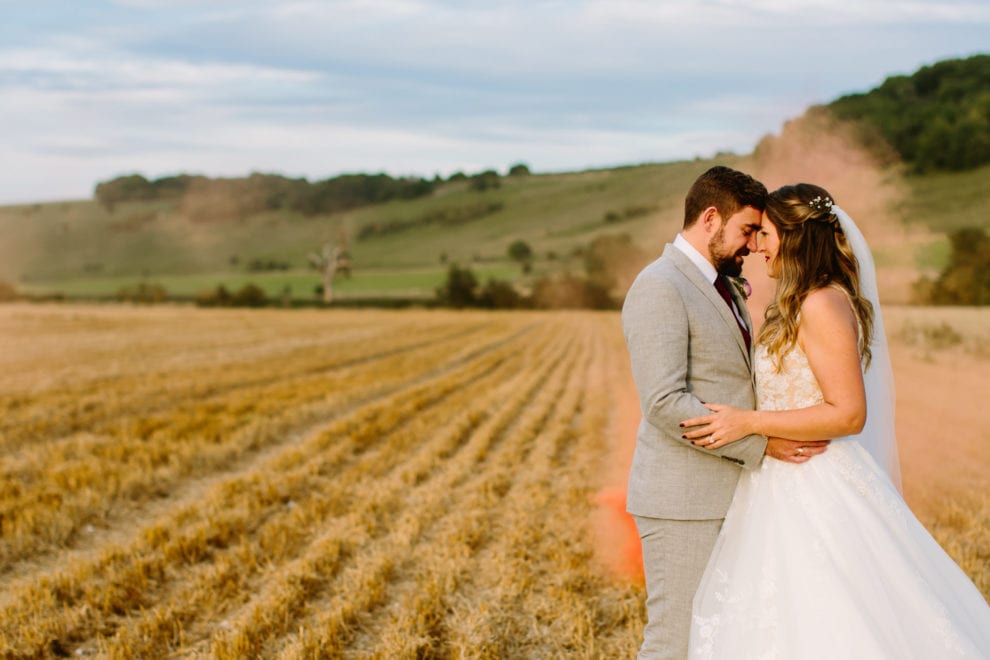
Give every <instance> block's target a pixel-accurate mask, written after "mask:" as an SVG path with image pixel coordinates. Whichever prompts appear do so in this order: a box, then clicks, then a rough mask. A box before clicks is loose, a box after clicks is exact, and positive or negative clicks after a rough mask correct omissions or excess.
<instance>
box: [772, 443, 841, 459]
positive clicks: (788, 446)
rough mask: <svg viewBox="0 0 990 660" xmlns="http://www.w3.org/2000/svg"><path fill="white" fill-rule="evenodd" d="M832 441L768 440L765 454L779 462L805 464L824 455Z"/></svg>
mask: <svg viewBox="0 0 990 660" xmlns="http://www.w3.org/2000/svg"><path fill="white" fill-rule="evenodd" d="M830 442H832V441H831V440H816V441H813V442H808V441H803V440H785V439H784V438H774V437H770V438H767V448H766V450H765V451H764V453H765V454H766V455H767V456H772V457H773V458H776V459H777V460H778V461H786V462H788V463H804V462H806V461H810V460H811V459H812V458H813V457H815V456H818V454H821V453H824V451H825V450H826V449H827V448H828V443H830Z"/></svg>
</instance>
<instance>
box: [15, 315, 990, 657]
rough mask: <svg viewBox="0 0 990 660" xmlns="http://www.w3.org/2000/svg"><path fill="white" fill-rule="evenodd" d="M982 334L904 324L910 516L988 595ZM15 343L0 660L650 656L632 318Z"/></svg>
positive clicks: (328, 324) (924, 322) (146, 327)
mask: <svg viewBox="0 0 990 660" xmlns="http://www.w3.org/2000/svg"><path fill="white" fill-rule="evenodd" d="M953 313H955V314H956V316H957V317H958V318H956V317H951V315H950V317H947V318H948V320H947V321H946V320H943V319H942V317H938V319H937V320H936V318H935V317H931V316H926V314H928V311H927V310H912V309H898V310H896V314H895V315H894V316H896V318H893V319H892V322H889V323H888V325H889V330H890V334H891V335H892V337H893V338H894V344H895V345H894V348H895V351H894V359H895V370H896V371H897V376H898V385H899V392H898V394H899V400H900V402H901V407H900V409H901V411H902V412H901V413H900V414H901V415H902V417H901V418H900V420H899V421H900V427H901V429H902V437H901V440H902V452H903V454H902V458H903V462H904V468H905V469H904V475H905V492H906V494H907V496H908V499H909V501H910V502H911V504H912V505H913V506H915V508H916V510H918V511H919V512H922V518H923V520H924V521H925V522H926V524H928V525H929V527H930V528H931V529H933V530H934V532H935V533H936V535H937V536H938V538H939V539H940V541H942V543H943V544H944V545H945V546H946V547H947V548H948V549H949V550H950V552H951V553H952V554H953V556H954V557H956V559H957V561H959V562H960V563H961V564H962V565H963V567H964V568H965V569H966V570H967V571H968V572H969V573H970V575H971V576H973V578H974V579H975V580H977V581H978V583H979V585H980V587H981V589H982V590H983V592H984V594H987V593H990V568H988V566H987V563H988V555H990V539H988V537H987V532H986V529H988V527H990V500H988V499H987V496H986V485H987V482H988V480H990V478H988V476H987V473H988V470H987V468H988V467H990V453H988V450H987V446H988V444H987V440H988V438H987V428H986V427H987V425H986V423H985V421H984V419H985V416H984V415H983V413H982V411H981V409H980V407H979V406H980V405H981V402H980V400H979V398H982V397H981V395H982V394H983V393H984V392H985V391H986V376H985V373H986V367H987V359H988V356H987V355H986V354H985V353H984V352H983V351H982V347H983V346H985V345H987V344H985V343H984V341H985V339H986V338H985V337H984V336H983V335H981V334H980V333H985V332H986V330H985V328H986V325H987V324H986V323H985V321H986V320H987V318H988V317H987V316H985V315H983V314H982V312H979V311H977V312H975V313H976V314H977V316H974V317H972V319H971V318H970V317H969V316H966V314H968V312H966V311H960V312H958V313H957V312H953ZM973 319H975V320H973ZM945 323H948V324H949V325H950V326H951V327H952V328H953V329H952V330H951V332H953V333H955V335H953V336H950V337H949V338H948V339H946V338H945V337H943V335H946V332H947V331H945V330H944V328H943V327H942V325H939V324H945ZM0 329H2V336H3V348H2V353H0V410H2V412H3V414H2V416H0V472H2V480H0V489H2V490H0V531H2V536H0V655H5V656H21V655H26V656H46V655H48V656H61V655H77V656H86V655H100V656H105V657H135V656H137V657H184V656H199V655H202V656H209V657H219V658H243V657H258V656H263V657H313V656H324V657H338V656H345V657H346V656H350V657H380V658H401V657H465V656H467V657H478V656H481V657H559V656H569V657H629V656H632V655H634V653H635V649H636V647H637V645H638V642H639V633H640V630H641V628H642V625H643V617H644V608H643V605H642V599H643V591H642V588H641V587H640V586H639V582H638V579H637V575H636V570H635V562H636V557H635V553H634V552H632V550H634V548H635V544H633V545H630V544H629V542H630V536H631V535H630V529H629V527H628V525H627V521H626V520H625V519H624V518H623V517H621V516H620V515H619V514H618V513H616V511H617V509H618V508H621V501H619V500H620V499H621V497H617V496H616V493H621V488H622V479H623V474H624V471H625V469H626V467H627V465H628V460H629V456H630V447H631V443H632V442H633V433H634V430H635V425H636V423H637V421H638V419H637V416H638V411H637V410H636V407H635V395H634V392H633V390H632V383H631V380H630V376H629V372H628V363H627V362H628V360H627V356H626V352H625V347H624V344H623V341H622V334H621V328H620V321H619V316H618V314H615V313H591V312H587V313H582V312H574V313H483V312H466V313H456V312H440V311H416V312H378V311H333V312H327V311H318V310H313V311H274V310H261V311H231V310H200V309H192V308H181V307H155V308H129V307H99V306H68V305H66V306H42V305H36V306H28V305H19V304H13V305H4V306H0ZM943 362H944V363H945V364H946V365H951V369H949V368H947V367H946V366H943ZM902 374H903V375H902ZM919 384H920V385H921V386H923V387H921V386H919ZM925 392H928V394H929V395H931V394H932V393H934V394H935V395H934V396H924V393H925ZM912 397H914V398H912ZM950 419H953V420H954V421H949V420H950ZM952 427H955V428H952ZM632 540H635V538H634V537H632Z"/></svg>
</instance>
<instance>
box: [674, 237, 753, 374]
mask: <svg viewBox="0 0 990 660" xmlns="http://www.w3.org/2000/svg"><path fill="white" fill-rule="evenodd" d="M663 256H664V257H665V258H668V259H670V260H671V261H672V262H673V264H674V266H675V267H676V268H677V270H679V271H681V273H682V274H683V275H684V276H685V277H686V278H687V279H688V281H690V282H691V284H693V285H694V286H695V288H697V289H698V292H699V293H701V295H702V296H704V297H705V298H707V299H708V301H709V302H710V303H711V304H712V305H713V306H714V307H715V309H716V310H717V311H718V313H719V316H721V317H722V320H723V321H725V324H726V325H727V326H728V327H729V328H730V329H731V330H732V336H733V337H735V338H736V344H737V345H738V346H739V350H740V351H742V354H743V355H744V356H745V358H746V364H749V363H750V355H749V351H747V350H746V340H745V339H743V336H742V332H740V331H739V324H738V323H737V322H736V317H735V315H734V314H733V313H732V310H731V309H729V306H728V305H726V304H725V301H724V300H722V296H720V295H719V294H718V291H716V290H715V286H714V285H713V284H712V283H711V282H709V281H707V280H706V279H705V277H704V275H702V274H701V271H700V270H698V267H697V266H695V265H694V262H692V261H691V260H690V259H689V258H688V256H687V255H686V254H684V253H683V252H681V251H680V250H679V249H677V248H676V247H674V245H672V244H670V243H668V244H667V245H666V247H665V248H664V251H663ZM734 288H735V287H733V286H730V287H729V290H730V291H731V292H732V295H733V299H736V295H735V292H734V291H732V289H734ZM736 305H737V306H739V307H740V309H741V310H743V314H744V315H745V317H746V318H747V323H748V324H749V327H750V328H752V327H753V326H752V324H750V323H749V321H748V317H749V313H748V312H747V311H746V306H745V305H741V306H740V305H739V302H738V300H736Z"/></svg>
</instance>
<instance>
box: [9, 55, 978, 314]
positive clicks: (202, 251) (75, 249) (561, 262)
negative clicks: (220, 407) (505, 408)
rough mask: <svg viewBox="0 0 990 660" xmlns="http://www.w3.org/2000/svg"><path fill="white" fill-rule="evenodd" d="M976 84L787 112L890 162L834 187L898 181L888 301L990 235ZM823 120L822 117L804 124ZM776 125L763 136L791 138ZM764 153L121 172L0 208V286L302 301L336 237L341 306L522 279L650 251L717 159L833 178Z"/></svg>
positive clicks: (931, 83)
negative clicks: (53, 196)
mask: <svg viewBox="0 0 990 660" xmlns="http://www.w3.org/2000/svg"><path fill="white" fill-rule="evenodd" d="M988 86H990V56H976V57H972V58H968V59H965V60H950V61H946V62H940V63H938V64H935V65H933V66H931V67H924V68H923V69H921V70H920V71H918V72H917V73H915V74H914V75H912V76H895V77H892V78H890V79H888V80H887V81H886V82H884V84H883V85H881V86H880V87H878V88H877V89H875V90H872V91H870V92H867V93H865V94H857V95H851V96H846V97H843V98H840V99H837V100H836V101H835V102H833V103H832V104H830V105H829V106H827V107H825V108H823V107H820V106H819V107H816V108H812V109H811V110H810V111H809V113H808V114H806V115H805V117H804V118H800V119H798V120H795V121H794V122H788V125H791V127H792V128H793V127H794V126H796V125H798V124H800V123H801V122H802V121H804V122H805V125H806V126H810V127H811V129H810V132H811V133H812V134H813V139H816V137H817V136H820V135H822V134H823V133H824V134H827V133H830V132H831V131H832V128H830V126H836V125H837V124H834V123H833V124H829V122H831V121H832V119H831V117H834V116H838V118H839V119H840V120H843V121H845V120H850V119H851V120H855V122H856V123H854V124H852V126H857V127H859V128H858V130H857V131H856V132H855V135H856V136H857V137H856V138H855V139H856V140H858V142H859V143H860V145H865V149H866V150H869V151H871V152H872V153H873V154H874V155H876V154H878V153H880V152H883V153H884V154H886V156H887V159H886V160H883V159H881V160H880V161H879V163H880V164H879V165H877V167H882V168H885V169H884V170H883V172H882V176H881V177H880V178H879V179H878V178H876V177H874V181H873V183H869V182H865V181H864V182H861V181H859V180H856V181H854V182H853V184H852V186H851V187H850V185H849V182H848V181H846V182H845V183H844V184H843V186H842V187H841V188H842V189H841V190H838V191H837V192H839V193H842V195H840V197H841V198H842V199H843V200H848V199H849V196H850V194H851V196H852V197H857V196H858V197H869V196H871V195H873V194H874V193H875V192H877V191H874V190H873V189H872V188H871V187H870V186H873V185H877V181H879V180H881V179H897V180H898V182H899V183H898V186H897V190H898V193H897V194H896V197H895V198H894V199H893V200H891V201H890V202H889V206H890V207H891V208H890V209H889V211H888V210H882V211H881V213H882V214H883V215H886V216H890V218H885V219H884V221H885V222H886V221H887V220H889V219H891V218H892V219H893V220H894V221H895V223H900V224H901V226H903V227H907V228H910V229H911V232H912V234H911V239H910V241H908V242H907V243H905V242H903V240H902V239H901V237H898V236H896V235H894V236H893V238H890V237H889V236H888V240H886V241H885V242H884V243H883V244H875V246H874V247H875V248H876V249H877V255H876V256H877V263H878V265H879V267H880V268H886V269H888V271H889V272H888V275H889V276H890V279H891V281H893V280H897V281H898V282H899V284H898V286H899V287H900V289H901V291H902V293H899V294H898V295H899V296H901V298H900V299H903V296H904V294H903V291H904V290H906V289H905V287H906V286H907V285H908V284H909V283H910V281H913V280H914V279H916V278H917V276H918V275H919V274H921V273H929V274H931V273H933V272H936V271H938V270H939V269H941V268H942V267H943V266H944V265H945V263H946V260H947V259H948V256H949V241H948V238H947V235H948V234H949V233H950V232H952V231H954V230H956V229H960V228H963V227H978V228H984V229H987V228H990V163H988V162H987V159H988V158H990V148H988V149H984V146H986V145H990V96H988V92H987V90H988V89H990V87H988ZM829 112H830V113H833V114H832V115H828V117H829V119H828V121H826V122H824V123H815V122H814V121H812V119H814V118H815V117H821V116H822V113H829ZM843 125H844V126H848V125H849V124H848V123H846V124H843ZM786 128H787V127H786V126H785V129H786ZM933 131H934V132H933ZM790 132H791V133H797V132H795V131H790ZM806 132H807V131H806ZM787 134H788V130H784V131H782V134H781V137H780V138H779V139H777V138H768V139H769V140H770V143H780V142H781V141H784V142H786V141H787V140H788V139H790V138H789V137H787ZM801 139H805V138H801ZM761 144H762V145H764V146H765V145H767V144H769V143H768V142H767V140H764V141H763V142H762V143H761ZM878 145H884V146H883V147H882V148H881V147H879V146H878ZM926 145H927V146H926ZM932 145H935V147H942V148H941V150H940V149H939V148H935V147H932ZM960 145H961V146H960ZM981 145H982V146H981ZM784 146H785V147H786V146H788V145H784ZM795 146H796V147H797V148H796V149H794V148H792V147H795ZM957 147H958V148H957ZM779 151H780V153H783V154H787V153H789V152H790V153H797V154H799V155H800V159H802V160H804V162H805V163H810V164H812V165H814V163H813V162H811V159H810V158H808V157H805V156H804V154H816V153H832V154H833V156H831V158H832V159H833V161H836V160H837V162H832V163H831V164H830V167H832V168H833V169H832V170H831V174H835V173H837V172H838V173H841V172H843V171H844V170H848V171H852V170H850V167H861V166H862V164H861V163H862V161H863V160H864V159H863V158H861V156H863V154H862V153H861V152H863V151H864V147H863V146H856V147H855V148H853V149H852V150H850V149H848V148H845V147H844V148H843V151H844V152H849V153H845V155H839V156H836V155H834V154H835V153H836V152H834V151H832V150H831V147H829V148H828V149H824V148H822V147H819V146H815V145H812V144H811V143H807V144H804V143H802V144H799V145H790V147H788V148H784V149H781V150H779ZM763 152H766V149H762V150H761V148H760V146H758V147H757V150H756V152H755V155H754V156H735V155H731V154H730V155H720V156H719V157H718V158H715V159H707V160H702V159H697V160H692V161H681V162H673V163H659V164H645V165H637V166H627V167H617V168H612V169H601V170H588V171H584V172H571V173H547V174H531V173H529V172H528V169H527V168H526V167H524V166H522V165H517V166H516V167H514V168H513V169H512V172H511V174H510V175H506V176H499V175H498V174H497V173H495V172H492V171H489V172H485V173H481V174H477V175H475V176H473V177H465V176H464V175H459V176H453V177H451V178H450V179H448V180H447V181H442V180H440V179H433V180H425V179H392V178H390V177H388V176H385V175H383V174H378V175H363V174H356V175H354V174H352V175H344V176H340V177H336V178H334V179H328V180H326V181H317V182H312V183H310V182H308V181H306V180H304V179H288V178H285V177H281V176H279V175H272V174H252V175H250V176H248V177H243V178H239V179H208V178H206V177H201V176H186V175H180V176H175V177H164V178H162V179H159V180H156V181H148V180H146V179H144V178H143V177H141V176H138V175H130V176H125V177H119V178H118V179H115V180H112V181H109V182H103V183H101V184H100V185H98V186H97V188H96V191H95V195H94V200H92V201H76V202H56V203H47V204H32V205H21V206H8V207H0V235H2V236H3V241H2V242H0V283H2V282H7V283H10V284H12V285H13V286H14V287H16V288H17V290H19V291H21V292H27V293H34V294H54V293H61V294H64V295H67V296H87V295H92V296H110V295H113V294H114V293H116V292H117V291H118V290H119V289H121V288H122V287H126V286H134V285H136V284H137V283H139V282H148V283H155V284H160V285H162V286H164V287H165V289H166V290H167V291H168V292H169V293H170V294H172V295H178V296H192V295H195V294H196V293H198V292H201V291H204V290H207V289H212V288H215V287H216V286H218V285H221V284H222V285H224V286H226V287H227V288H228V289H235V288H238V287H241V286H243V285H244V284H246V283H248V282H251V283H254V284H257V285H259V286H261V287H262V288H263V289H265V291H266V292H267V293H268V295H270V296H281V297H283V298H284V297H289V298H295V299H307V300H309V299H312V298H313V297H314V295H315V294H314V289H315V287H316V286H317V285H318V284H319V282H320V280H319V277H318V275H317V274H316V272H315V271H313V270H312V269H311V268H310V267H309V266H308V258H307V256H308V255H309V254H310V253H312V252H315V251H319V250H320V249H321V247H322V246H323V244H324V243H326V242H328V241H334V242H335V243H337V244H346V247H347V249H348V251H349V253H350V255H351V257H352V264H353V269H352V276H351V278H350V279H340V280H339V282H338V284H336V292H337V293H338V294H339V295H340V296H341V297H344V298H346V297H357V298H370V297H383V296H384V297H406V298H424V297H430V296H432V295H433V292H434V289H435V288H436V287H437V286H438V285H440V283H441V282H442V281H443V280H444V277H445V273H446V270H447V267H448V265H449V264H453V263H458V264H460V265H462V266H468V267H470V268H471V269H472V270H473V271H474V272H475V274H477V275H478V276H479V278H480V279H481V280H482V281H484V280H486V279H488V278H498V279H503V280H510V281H512V282H514V283H515V284H517V285H522V286H523V287H527V286H528V285H530V284H532V283H533V282H534V280H535V279H536V278H538V277H540V276H542V275H545V274H548V273H559V272H571V273H578V274H579V273H581V272H582V271H583V269H584V259H583V257H582V252H583V251H584V250H585V249H586V248H587V247H588V246H589V245H590V244H591V242H592V241H593V240H595V239H596V238H597V237H600V236H603V235H619V234H627V235H629V236H630V237H631V238H632V240H633V243H634V244H635V245H636V246H638V247H639V248H640V249H641V251H642V252H643V253H645V254H646V255H647V256H654V255H657V254H659V252H660V250H661V249H662V245H663V243H664V242H665V241H667V240H669V238H670V237H672V236H673V235H674V233H675V232H676V231H677V229H678V228H679V226H680V223H681V220H682V217H681V215H682V204H683V196H684V193H685V191H686V190H687V188H688V187H689V186H690V184H691V182H692V181H693V180H694V179H695V177H697V175H698V174H700V173H701V172H702V171H704V170H705V169H707V168H708V167H710V166H711V165H713V164H716V163H720V164H726V165H730V166H734V167H738V168H740V169H743V170H745V171H749V172H753V173H754V174H756V175H758V176H761V174H760V173H761V172H774V175H772V176H774V177H776V178H777V179H778V180H779V178H780V176H779V175H780V174H781V171H784V172H786V173H787V174H788V177H793V176H804V177H809V176H811V177H813V180H815V181H817V182H820V183H823V184H825V185H826V186H828V185H830V180H828V179H827V177H828V176H829V174H830V171H829V170H828V168H818V169H815V168H814V167H812V168H810V169H809V168H807V167H803V168H802V167H798V168H794V167H793V164H791V165H786V164H784V166H783V170H781V163H768V162H765V161H766V159H765V158H764V155H765V154H764V153H763ZM891 154H895V156H893V157H891ZM981 154H982V155H981ZM984 156H986V158H985V157H984ZM843 159H846V160H843ZM866 160H869V159H866ZM847 165H849V166H850V167H847ZM871 167H872V166H871ZM775 168H776V169H775ZM796 172H816V174H800V175H798V174H796ZM822 176H825V177H826V179H825V180H821V179H820V178H819V177H822ZM768 180H769V179H768ZM785 180H786V178H785ZM843 195H846V196H843ZM885 199H886V198H885ZM884 204H885V205H888V202H886V201H885V202H884ZM864 208H868V207H864ZM853 210H855V209H853ZM873 212H875V209H871V211H870V213H873ZM870 213H866V214H864V215H867V216H869V215H870ZM862 221H863V222H865V223H866V224H869V223H870V222H873V221H876V222H878V223H879V220H876V219H875V218H871V217H866V218H863V219H862ZM887 229H889V226H888V227H886V229H885V230H887ZM888 233H889V232H888ZM515 241H524V242H526V243H527V244H528V245H529V246H530V247H531V248H532V251H533V255H534V259H533V262H532V264H531V269H530V270H529V271H528V272H526V273H523V272H522V270H521V268H520V265H519V264H517V263H515V262H513V261H512V260H511V259H509V257H508V247H509V245H510V244H512V243H513V242H515ZM0 288H2V287H0Z"/></svg>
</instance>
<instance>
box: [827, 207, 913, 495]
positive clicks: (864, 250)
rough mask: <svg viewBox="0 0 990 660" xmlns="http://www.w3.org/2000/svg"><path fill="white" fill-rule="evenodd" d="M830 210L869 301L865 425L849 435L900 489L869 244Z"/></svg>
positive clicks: (890, 384)
mask: <svg viewBox="0 0 990 660" xmlns="http://www.w3.org/2000/svg"><path fill="white" fill-rule="evenodd" d="M832 212H833V213H835V215H836V217H837V218H838V219H839V224H840V225H841V226H842V231H843V233H845V235H846V240H847V241H848V242H849V246H850V247H851V248H852V251H853V255H855V257H856V261H857V262H858V263H859V288H860V295H862V296H863V297H864V298H866V299H867V300H869V301H870V304H871V305H873V343H872V344H870V349H871V350H872V353H873V357H872V359H871V361H870V366H869V368H868V369H867V370H866V373H865V374H864V376H863V381H864V385H865V386H866V425H865V426H864V427H863V431H862V432H861V433H859V434H858V435H855V436H851V437H852V439H854V440H857V441H858V442H859V443H860V444H861V445H862V446H863V447H864V448H865V449H866V450H867V451H868V452H869V453H870V455H871V456H873V458H874V460H876V462H877V463H878V464H879V465H880V467H881V468H883V469H884V470H886V472H887V474H889V475H890V479H891V481H893V482H894V485H895V486H897V489H898V490H900V489H901V467H900V461H899V460H898V458H897V437H896V434H895V432H894V372H893V370H892V369H891V366H890V350H889V348H888V345H887V334H886V331H885V330H884V324H883V313H882V312H881V311H880V293H879V290H878V288H877V270H876V267H875V266H874V264H873V255H872V254H871V253H870V246H869V245H868V244H867V243H866V239H865V238H864V237H863V233H862V232H861V231H860V230H859V227H857V226H856V223H855V222H853V219H852V218H851V217H849V214H848V213H846V212H845V211H843V210H842V209H841V208H839V207H838V206H832Z"/></svg>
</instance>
